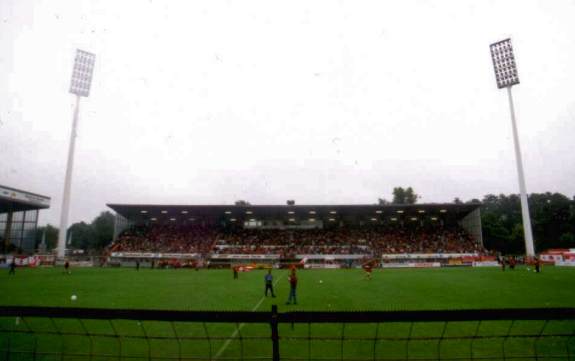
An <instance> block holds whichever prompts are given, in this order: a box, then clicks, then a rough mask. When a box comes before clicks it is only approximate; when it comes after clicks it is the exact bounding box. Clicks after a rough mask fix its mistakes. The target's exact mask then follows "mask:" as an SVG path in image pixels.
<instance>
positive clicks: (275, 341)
mask: <svg viewBox="0 0 575 361" xmlns="http://www.w3.org/2000/svg"><path fill="white" fill-rule="evenodd" d="M270 326H271V328H272V352H273V354H272V360H273V361H279V360H280V345H279V332H278V306H277V305H272V317H271V320H270Z"/></svg>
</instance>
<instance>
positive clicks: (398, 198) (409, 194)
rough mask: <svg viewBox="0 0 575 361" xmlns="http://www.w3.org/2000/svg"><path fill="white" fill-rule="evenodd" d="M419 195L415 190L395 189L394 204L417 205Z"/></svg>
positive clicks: (409, 188)
mask: <svg viewBox="0 0 575 361" xmlns="http://www.w3.org/2000/svg"><path fill="white" fill-rule="evenodd" d="M418 198H419V195H418V194H417V193H415V191H414V190H413V188H411V187H407V188H403V187H395V188H393V201H392V202H391V203H392V204H415V203H417V199H418Z"/></svg>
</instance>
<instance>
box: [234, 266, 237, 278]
mask: <svg viewBox="0 0 575 361" xmlns="http://www.w3.org/2000/svg"><path fill="white" fill-rule="evenodd" d="M233 270H234V279H235V280H237V279H238V267H237V266H234V267H233Z"/></svg>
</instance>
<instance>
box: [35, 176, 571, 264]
mask: <svg viewBox="0 0 575 361" xmlns="http://www.w3.org/2000/svg"><path fill="white" fill-rule="evenodd" d="M420 198H421V197H420V196H419V195H418V194H417V193H415V191H414V190H413V188H412V187H406V188H403V187H395V188H394V189H393V192H392V200H391V201H388V200H386V199H385V198H379V199H378V202H377V203H378V204H380V205H390V204H416V203H417V202H418V200H419V199H420ZM528 198H529V210H530V215H531V222H532V227H533V236H534V238H535V248H536V250H537V252H541V251H543V250H546V249H549V248H575V197H573V198H572V199H570V198H569V197H567V196H565V195H563V194H561V193H550V192H547V193H532V194H530V195H529V196H528ZM453 203H454V204H479V205H481V223H482V230H483V242H484V245H485V247H486V248H487V249H490V250H496V251H499V252H502V253H504V254H522V253H524V252H525V245H524V238H523V225H522V224H523V222H522V218H521V203H520V199H519V195H517V194H510V195H505V194H499V195H494V194H487V195H485V196H484V197H483V198H482V199H481V200H480V199H477V198H474V199H470V200H468V201H462V200H461V199H460V198H455V199H454V200H453ZM235 204H236V205H242V206H245V205H250V203H249V202H248V201H245V200H241V201H237V202H235ZM113 234H114V215H113V214H112V213H110V212H108V211H106V212H101V213H100V214H99V215H98V216H97V217H96V218H94V220H92V222H90V223H85V222H77V223H74V224H73V225H72V226H71V227H70V228H69V230H68V235H69V238H71V243H70V246H69V247H71V248H77V249H84V250H101V249H103V248H105V247H106V246H108V245H109V244H110V242H111V241H112V238H113ZM43 237H45V239H46V246H47V248H48V249H52V248H55V247H56V245H57V243H58V228H56V227H54V226H52V225H50V224H48V225H47V226H44V227H38V229H37V233H36V244H37V245H39V244H40V242H41V240H42V238H43Z"/></svg>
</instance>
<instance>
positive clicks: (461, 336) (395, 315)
mask: <svg viewBox="0 0 575 361" xmlns="http://www.w3.org/2000/svg"><path fill="white" fill-rule="evenodd" d="M264 359H265V360H273V361H277V360H280V359H281V360H340V361H343V360H357V361H363V360H365V361H367V360H372V361H375V360H473V359H475V360H484V359H485V360H513V359H525V360H527V359H533V360H551V359H553V360H558V359H561V360H575V308H535V309H533V308H532V309H495V310H448V311H382V312H380V311H366V312H309V311H306V312H282V313H280V312H278V310H277V307H276V306H272V310H271V312H246V311H234V312H231V311H221V312H220V311H164V310H120V309H93V308H53V307H20V306H3V307H0V360H94V361H96V360H242V361H243V360H264Z"/></svg>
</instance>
